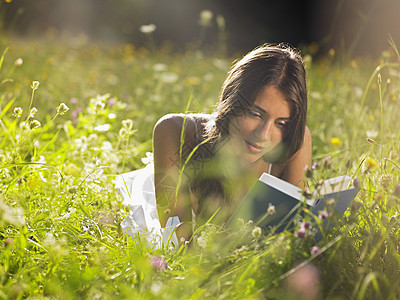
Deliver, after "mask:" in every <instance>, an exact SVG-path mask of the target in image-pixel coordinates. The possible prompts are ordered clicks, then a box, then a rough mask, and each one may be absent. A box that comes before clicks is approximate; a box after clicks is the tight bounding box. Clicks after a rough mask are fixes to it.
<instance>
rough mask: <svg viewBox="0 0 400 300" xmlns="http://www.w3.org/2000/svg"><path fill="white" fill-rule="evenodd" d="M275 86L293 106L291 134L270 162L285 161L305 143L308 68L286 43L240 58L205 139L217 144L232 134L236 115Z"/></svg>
mask: <svg viewBox="0 0 400 300" xmlns="http://www.w3.org/2000/svg"><path fill="white" fill-rule="evenodd" d="M269 85H274V86H276V87H278V89H279V90H280V91H281V92H282V93H283V94H284V95H285V96H286V99H287V101H288V102H289V104H290V108H291V117H290V119H291V121H290V123H289V128H288V133H287V135H286V136H285V137H284V139H283V140H282V142H281V143H280V145H278V146H277V147H276V149H274V150H273V151H272V153H268V154H266V156H265V157H264V160H265V161H267V162H283V161H286V160H287V159H289V158H290V157H291V156H292V155H293V154H294V153H296V152H297V151H298V150H299V148H300V147H301V145H302V142H303V138H304V132H305V127H306V119H307V87H306V71H305V68H304V65H303V61H302V58H301V56H300V55H299V53H298V51H296V50H294V49H292V48H290V47H289V46H286V45H282V44H280V45H277V46H270V45H263V46H261V47H259V48H256V49H254V50H253V51H251V52H249V53H248V54H247V55H245V56H244V57H243V58H242V59H241V60H239V61H237V62H236V63H235V64H234V65H233V67H232V69H231V70H230V72H229V74H228V77H227V78H226V80H225V82H224V84H223V86H222V92H221V97H220V101H219V104H218V106H217V109H216V112H215V114H214V116H213V118H212V119H211V120H210V121H209V123H208V124H207V125H206V138H209V139H210V140H211V143H213V144H215V145H217V144H218V143H220V142H222V141H224V140H225V139H226V138H227V137H228V136H229V123H230V121H231V119H232V118H233V117H237V116H241V115H243V114H244V113H246V110H248V109H249V108H250V107H251V106H252V105H253V102H254V101H255V99H256V96H257V94H258V93H259V92H260V90H261V89H262V88H263V87H265V86H269Z"/></svg>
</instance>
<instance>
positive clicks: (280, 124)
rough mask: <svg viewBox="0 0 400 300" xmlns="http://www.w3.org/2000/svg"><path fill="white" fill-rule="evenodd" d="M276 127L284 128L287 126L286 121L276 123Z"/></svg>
mask: <svg viewBox="0 0 400 300" xmlns="http://www.w3.org/2000/svg"><path fill="white" fill-rule="evenodd" d="M276 125H278V126H279V127H286V126H287V125H288V122H287V121H277V122H276Z"/></svg>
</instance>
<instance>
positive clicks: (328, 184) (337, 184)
mask: <svg viewBox="0 0 400 300" xmlns="http://www.w3.org/2000/svg"><path fill="white" fill-rule="evenodd" d="M350 182H351V177H350V176H347V175H342V176H338V177H333V178H329V179H327V180H325V181H324V183H323V184H322V186H321V189H320V191H319V192H320V193H321V194H322V195H325V194H330V193H335V192H340V191H343V190H346V189H348V187H349V185H350Z"/></svg>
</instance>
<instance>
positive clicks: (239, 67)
mask: <svg viewBox="0 0 400 300" xmlns="http://www.w3.org/2000/svg"><path fill="white" fill-rule="evenodd" d="M306 118H307V88H306V73H305V69H304V66H303V63H302V59H301V57H300V55H299V54H298V53H297V52H296V51H295V50H293V49H291V48H288V47H285V46H269V45H264V46H261V47H259V48H257V49H255V50H253V51H251V52H250V53H248V54H247V55H246V56H244V57H243V58H242V59H241V60H239V61H238V62H236V63H235V64H234V66H233V68H232V69H231V71H230V72H229V74H228V77H227V79H226V80H225V82H224V84H223V87H222V93H221V97H220V101H219V104H218V105H217V109H216V111H215V113H214V114H211V115H207V114H190V115H184V114H169V115H166V116H164V117H163V118H161V119H160V120H159V121H158V122H157V124H156V125H155V127H154V134H153V153H154V184H155V193H156V199H157V208H158V215H159V218H160V221H161V225H162V226H164V225H165V221H166V220H167V219H168V218H169V217H172V216H178V217H179V219H180V221H181V222H183V223H182V224H181V225H180V226H179V228H178V229H177V234H178V236H179V237H184V238H186V239H187V238H189V237H190V236H191V234H192V232H193V228H192V225H193V224H194V223H195V222H196V221H195V220H196V219H197V222H198V223H201V222H203V221H205V220H207V219H208V218H209V217H211V216H212V215H213V214H214V213H215V212H216V211H217V210H218V213H217V215H216V216H215V220H216V222H219V223H221V224H223V223H224V222H226V221H227V219H228V218H229V217H230V215H231V214H232V213H233V212H234V211H235V209H236V208H237V206H238V204H239V202H240V200H241V199H243V197H244V196H245V195H246V193H247V192H248V191H249V189H250V188H251V186H252V185H253V184H254V182H255V181H256V180H257V178H258V177H259V176H260V175H261V174H262V173H263V172H268V173H270V174H272V175H274V176H276V177H279V178H281V179H283V180H285V181H288V182H290V183H292V184H294V185H298V186H299V187H301V188H306V187H307V183H306V180H305V175H304V169H305V168H306V166H307V165H308V166H309V165H310V162H311V134H310V131H309V130H308V128H307V127H306ZM195 217H196V218H195Z"/></svg>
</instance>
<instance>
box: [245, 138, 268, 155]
mask: <svg viewBox="0 0 400 300" xmlns="http://www.w3.org/2000/svg"><path fill="white" fill-rule="evenodd" d="M245 143H246V146H247V149H249V150H250V152H252V153H256V154H258V153H261V152H262V151H263V149H264V148H263V147H261V146H259V145H257V144H254V143H251V142H249V141H246V140H245Z"/></svg>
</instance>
